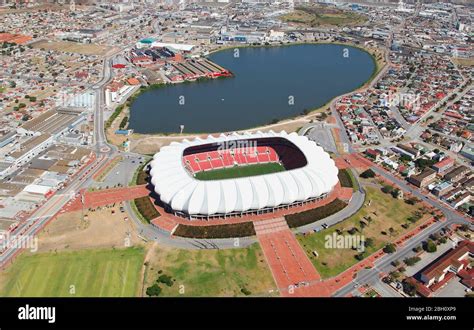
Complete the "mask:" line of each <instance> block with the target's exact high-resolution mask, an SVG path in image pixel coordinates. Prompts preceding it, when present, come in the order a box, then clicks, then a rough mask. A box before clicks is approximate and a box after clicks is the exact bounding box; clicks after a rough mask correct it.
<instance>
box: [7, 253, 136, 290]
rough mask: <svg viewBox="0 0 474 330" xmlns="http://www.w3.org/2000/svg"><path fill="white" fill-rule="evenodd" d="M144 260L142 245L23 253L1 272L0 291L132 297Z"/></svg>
mask: <svg viewBox="0 0 474 330" xmlns="http://www.w3.org/2000/svg"><path fill="white" fill-rule="evenodd" d="M143 259H144V250H143V248H128V249H122V250H115V249H109V250H84V251H76V252H59V253H54V252H53V253H41V254H29V255H26V254H24V255H21V256H20V257H18V259H17V260H15V262H14V263H13V265H12V266H11V267H9V268H8V269H7V270H6V271H3V272H2V273H1V274H0V288H1V289H0V293H1V296H3V297H134V296H136V295H137V292H138V288H139V287H138V284H139V275H140V269H141V268H142V264H143ZM74 290H75V292H74Z"/></svg>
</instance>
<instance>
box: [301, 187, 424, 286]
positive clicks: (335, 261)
mask: <svg viewBox="0 0 474 330" xmlns="http://www.w3.org/2000/svg"><path fill="white" fill-rule="evenodd" d="M366 182H367V181H366ZM365 189H366V192H367V196H366V200H365V204H364V206H363V207H362V208H361V209H360V210H359V211H358V212H357V213H356V214H354V215H353V216H351V217H350V218H348V219H346V220H345V221H343V222H341V223H339V224H337V225H335V226H333V227H330V228H328V229H326V230H323V231H320V232H318V233H313V234H309V235H306V236H298V240H299V242H300V244H301V246H302V247H303V249H304V250H305V251H306V253H307V254H308V256H309V258H310V259H311V261H312V262H313V264H314V265H315V267H316V269H317V270H318V272H319V273H320V274H321V276H322V277H323V278H328V277H332V276H335V275H337V274H339V273H341V272H342V271H344V270H346V269H347V268H349V267H350V266H352V265H354V264H355V263H357V262H358V260H357V259H356V258H355V256H356V255H357V254H359V252H357V251H355V250H352V249H350V248H347V249H340V248H338V249H333V248H326V247H325V242H326V239H325V238H326V235H333V233H335V232H336V233H338V234H340V235H350V234H349V233H348V231H349V230H351V229H352V228H356V229H357V231H356V232H355V235H364V237H365V240H367V239H368V238H370V239H372V240H373V244H372V245H371V246H368V247H366V248H365V252H364V254H363V256H364V257H366V256H368V255H370V254H372V253H373V252H375V251H377V250H379V249H380V248H382V247H384V246H385V244H387V243H388V242H391V241H393V240H395V239H396V238H397V237H399V236H400V235H402V234H404V233H406V232H408V231H410V230H411V229H412V228H410V227H409V228H408V229H404V228H403V227H401V225H402V224H405V223H407V222H408V221H407V218H409V217H410V216H412V215H413V214H414V213H415V212H416V211H419V210H421V209H422V208H423V206H420V204H418V205H409V204H407V203H405V201H403V200H400V199H395V198H393V197H392V195H390V194H385V193H383V192H382V191H381V187H380V186H377V185H375V184H371V185H368V186H366V187H365ZM369 204H370V205H369ZM424 213H425V215H424V217H423V218H422V219H420V220H418V221H419V223H421V222H423V221H424V220H425V219H427V218H428V217H429V216H430V215H429V214H426V212H424ZM364 217H365V219H367V218H370V221H366V222H368V224H367V225H365V226H363V225H362V224H361V220H364ZM412 226H413V225H412ZM390 228H392V230H391V229H390ZM338 231H339V232H338ZM313 251H317V253H318V254H319V256H318V257H315V256H314V255H313Z"/></svg>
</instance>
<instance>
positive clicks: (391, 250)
mask: <svg viewBox="0 0 474 330" xmlns="http://www.w3.org/2000/svg"><path fill="white" fill-rule="evenodd" d="M395 251H397V248H396V247H395V245H394V244H392V243H389V244H387V245H385V247H384V248H383V252H385V253H394V252H395Z"/></svg>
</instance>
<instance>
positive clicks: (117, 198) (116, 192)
mask: <svg viewBox="0 0 474 330" xmlns="http://www.w3.org/2000/svg"><path fill="white" fill-rule="evenodd" d="M149 193H150V191H149V190H148V189H147V188H146V185H140V186H133V187H125V188H113V189H105V190H99V191H92V192H89V191H82V192H81V195H82V196H83V197H81V196H77V197H76V198H75V199H74V200H73V201H72V202H71V203H70V204H68V205H67V206H66V208H65V209H66V210H67V211H77V210H80V209H81V208H82V200H83V201H84V208H95V207H99V206H106V205H110V204H114V203H120V202H123V201H129V200H132V199H135V198H139V197H144V196H148V194H149Z"/></svg>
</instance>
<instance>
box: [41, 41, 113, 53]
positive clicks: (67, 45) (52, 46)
mask: <svg viewBox="0 0 474 330" xmlns="http://www.w3.org/2000/svg"><path fill="white" fill-rule="evenodd" d="M32 46H33V47H34V48H43V49H46V50H54V51H58V52H65V53H78V54H84V55H97V56H104V55H106V54H107V53H108V52H110V51H111V50H112V48H111V47H107V46H101V45H96V44H82V43H78V42H71V41H51V42H48V41H46V40H43V41H38V42H35V43H33V44H32Z"/></svg>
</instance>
